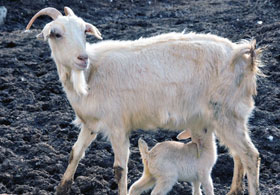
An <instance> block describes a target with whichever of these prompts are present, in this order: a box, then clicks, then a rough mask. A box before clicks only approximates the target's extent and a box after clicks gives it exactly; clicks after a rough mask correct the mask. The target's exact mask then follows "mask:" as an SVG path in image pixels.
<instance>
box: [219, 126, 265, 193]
mask: <svg viewBox="0 0 280 195" xmlns="http://www.w3.org/2000/svg"><path fill="white" fill-rule="evenodd" d="M236 123H237V125H236V127H235V128H233V129H229V128H227V129H223V133H221V134H220V135H222V136H220V135H219V132H218V131H219V130H218V131H217V134H218V136H219V137H220V138H221V139H222V141H223V142H224V143H225V145H227V146H228V147H229V149H230V150H231V151H232V152H233V153H234V154H238V157H239V158H240V161H241V163H242V165H241V164H239V163H240V161H239V159H238V157H236V158H235V166H237V167H236V168H235V171H236V173H235V177H236V178H234V179H233V182H236V183H235V184H238V183H239V182H241V181H235V179H236V180H237V179H238V180H241V179H242V178H243V176H242V174H243V173H244V171H242V167H244V169H245V170H246V173H247V178H248V186H249V194H250V195H259V194H260V191H259V168H260V167H259V166H260V159H259V152H258V150H257V149H256V148H255V146H254V144H253V143H252V141H251V139H250V137H249V134H248V130H247V127H246V125H245V124H239V125H238V122H236ZM242 172H243V173H242ZM235 184H234V183H233V185H232V187H234V185H235ZM239 185H240V184H239ZM241 189H242V188H235V190H236V191H232V190H234V189H233V188H232V190H231V192H230V193H229V194H242V193H243V192H240V191H238V190H241Z"/></svg>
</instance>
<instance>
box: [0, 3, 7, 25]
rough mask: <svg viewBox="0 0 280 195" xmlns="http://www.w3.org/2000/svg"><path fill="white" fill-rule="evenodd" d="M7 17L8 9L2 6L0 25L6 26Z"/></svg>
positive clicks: (0, 8) (0, 7)
mask: <svg viewBox="0 0 280 195" xmlns="http://www.w3.org/2000/svg"><path fill="white" fill-rule="evenodd" d="M6 16H7V8H6V7H4V6H0V25H2V24H4V22H5V19H6Z"/></svg>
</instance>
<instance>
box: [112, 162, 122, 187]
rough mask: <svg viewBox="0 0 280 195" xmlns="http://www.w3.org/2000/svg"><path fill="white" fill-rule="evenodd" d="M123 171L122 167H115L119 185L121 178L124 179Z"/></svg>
mask: <svg viewBox="0 0 280 195" xmlns="http://www.w3.org/2000/svg"><path fill="white" fill-rule="evenodd" d="M122 171H123V168H122V167H120V166H117V167H114V172H115V179H116V180H117V182H118V183H119V182H120V180H121V178H122Z"/></svg>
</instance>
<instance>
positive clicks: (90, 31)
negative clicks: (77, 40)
mask: <svg viewBox="0 0 280 195" xmlns="http://www.w3.org/2000/svg"><path fill="white" fill-rule="evenodd" d="M86 33H87V34H90V35H94V36H95V37H96V38H98V39H102V37H101V33H100V32H99V30H98V29H97V28H96V27H95V26H93V25H92V24H90V23H86Z"/></svg>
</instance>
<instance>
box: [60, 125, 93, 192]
mask: <svg viewBox="0 0 280 195" xmlns="http://www.w3.org/2000/svg"><path fill="white" fill-rule="evenodd" d="M96 135H97V134H96V133H94V132H92V131H90V130H89V129H87V128H85V127H84V126H83V127H82V129H81V131H80V133H79V136H78V140H77V141H76V143H75V144H74V146H73V148H72V151H71V153H70V158H69V163H68V166H67V169H66V171H65V173H64V175H63V178H62V180H61V182H60V184H59V186H58V187H57V188H56V194H57V195H65V194H69V191H70V188H71V185H72V182H73V178H74V174H75V172H76V169H77V166H78V164H79V161H80V160H81V158H82V157H83V156H84V154H85V150H86V149H87V148H88V146H89V145H90V144H91V142H92V141H93V140H95V138H96Z"/></svg>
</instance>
